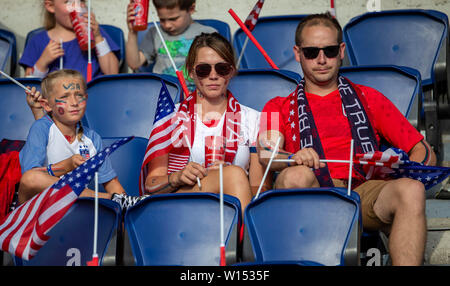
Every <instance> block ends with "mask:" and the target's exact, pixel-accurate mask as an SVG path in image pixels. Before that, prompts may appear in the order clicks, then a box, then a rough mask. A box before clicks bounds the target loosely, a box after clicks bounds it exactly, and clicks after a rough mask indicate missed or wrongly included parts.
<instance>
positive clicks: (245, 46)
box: [236, 37, 248, 70]
mask: <svg viewBox="0 0 450 286" xmlns="http://www.w3.org/2000/svg"><path fill="white" fill-rule="evenodd" d="M247 44H248V37H246V38H245V42H244V45H243V46H242V50H241V53H240V54H239V58H238V61H237V64H236V69H238V70H239V67H240V66H241V61H242V57H243V56H244V51H245V49H246V48H247Z"/></svg>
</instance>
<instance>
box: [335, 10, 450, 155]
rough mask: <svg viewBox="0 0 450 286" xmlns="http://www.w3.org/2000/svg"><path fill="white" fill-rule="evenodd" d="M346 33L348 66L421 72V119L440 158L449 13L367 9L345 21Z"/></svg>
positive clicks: (446, 105) (445, 108)
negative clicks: (393, 67)
mask: <svg viewBox="0 0 450 286" xmlns="http://www.w3.org/2000/svg"><path fill="white" fill-rule="evenodd" d="M343 36H344V41H345V42H346V45H347V53H348V59H349V62H350V65H353V66H360V65H397V66H407V67H411V68H414V69H416V70H418V71H419V72H420V74H421V77H422V86H423V91H424V107H425V108H424V110H425V116H424V122H421V123H420V124H421V125H422V126H424V128H425V131H426V139H427V141H428V142H430V143H431V145H432V146H433V148H434V150H435V152H436V155H437V157H438V161H440V157H441V148H442V146H441V145H442V142H441V141H442V139H441V134H440V133H441V130H440V127H439V117H441V116H444V117H447V118H448V117H450V111H449V110H450V109H449V98H448V90H449V89H448V85H449V84H450V83H449V81H448V80H447V73H448V72H447V69H448V68H449V67H448V66H447V61H448V58H449V55H448V53H449V52H448V45H449V40H448V17H447V15H446V14H444V13H442V12H439V11H434V10H416V9H411V10H391V11H381V12H372V13H365V14H363V15H360V16H357V17H355V18H353V19H351V20H350V21H349V22H348V23H347V25H345V27H344V29H343ZM439 101H440V102H439Z"/></svg>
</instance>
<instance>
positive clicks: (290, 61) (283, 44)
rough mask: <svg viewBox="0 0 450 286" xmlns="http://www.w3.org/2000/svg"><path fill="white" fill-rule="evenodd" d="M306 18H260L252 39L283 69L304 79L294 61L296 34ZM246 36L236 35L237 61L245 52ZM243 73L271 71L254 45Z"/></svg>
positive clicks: (244, 59) (243, 64)
mask: <svg viewBox="0 0 450 286" xmlns="http://www.w3.org/2000/svg"><path fill="white" fill-rule="evenodd" d="M306 16H307V15H283V16H269V17H260V18H259V19H258V23H257V24H256V26H255V29H254V30H253V31H252V35H253V36H254V37H255V38H256V40H258V42H259V44H260V45H261V46H262V47H263V48H264V50H265V51H266V52H267V54H268V55H269V57H270V58H271V59H272V60H273V61H274V63H275V64H276V65H277V66H278V68H280V69H284V70H290V71H293V72H296V73H299V74H301V75H303V72H302V69H301V67H300V64H299V63H298V62H296V61H295V55H294V51H293V47H294V46H295V31H296V29H297V26H298V24H299V23H300V21H301V20H302V19H303V18H304V17H306ZM246 38H247V35H246V34H245V33H244V31H242V29H238V30H237V31H236V32H235V33H234V37H233V45H234V47H235V49H236V56H237V57H238V56H239V55H240V53H241V51H242V49H243V46H244V43H245V41H246ZM240 68H242V69H262V68H271V67H270V65H269V64H268V63H267V61H266V60H265V59H264V57H263V55H262V54H261V52H260V51H259V50H258V49H257V48H256V46H255V45H254V44H253V42H252V41H250V40H249V41H248V44H247V47H246V48H245V51H244V55H243V57H242V60H241V64H240Z"/></svg>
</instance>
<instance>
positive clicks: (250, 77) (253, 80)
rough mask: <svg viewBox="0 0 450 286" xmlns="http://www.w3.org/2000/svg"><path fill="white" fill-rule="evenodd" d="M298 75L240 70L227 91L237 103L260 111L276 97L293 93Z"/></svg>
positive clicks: (262, 70) (258, 70)
mask: <svg viewBox="0 0 450 286" xmlns="http://www.w3.org/2000/svg"><path fill="white" fill-rule="evenodd" d="M299 79H300V75H299V74H296V73H294V72H291V71H281V70H274V69H254V70H240V71H239V73H238V75H237V76H235V77H234V78H232V79H231V81H230V85H229V86H228V89H229V90H230V91H231V92H232V93H233V95H234V97H236V99H237V100H238V101H239V103H241V104H243V105H246V106H248V107H251V108H253V109H256V110H258V111H262V109H263V107H264V105H265V104H266V103H267V101H269V100H270V99H272V98H274V97H276V96H288V95H289V94H290V93H291V92H293V91H295V89H296V87H297V82H298V81H299Z"/></svg>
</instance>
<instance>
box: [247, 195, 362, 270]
mask: <svg viewBox="0 0 450 286" xmlns="http://www.w3.org/2000/svg"><path fill="white" fill-rule="evenodd" d="M244 225H245V227H246V230H245V236H244V244H247V245H244V261H245V260H250V261H251V260H254V261H255V262H256V263H260V262H267V263H270V261H276V262H277V263H280V261H286V262H291V263H292V262H293V261H297V262H298V261H310V262H314V263H318V264H323V265H330V266H331V265H358V263H359V237H360V232H361V227H362V226H361V218H360V207H359V196H358V195H357V194H356V193H354V192H352V196H351V197H348V196H347V195H346V190H344V189H339V188H321V189H299V190H272V191H268V192H265V193H262V195H261V196H260V197H259V198H258V199H257V200H255V201H253V202H251V203H250V204H249V205H248V206H247V208H246V210H245V219H244ZM248 244H251V247H249V246H248ZM250 248H251V251H250V253H249V252H248V251H249V249H250Z"/></svg>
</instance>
